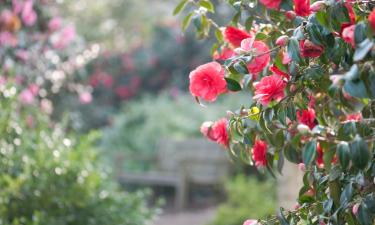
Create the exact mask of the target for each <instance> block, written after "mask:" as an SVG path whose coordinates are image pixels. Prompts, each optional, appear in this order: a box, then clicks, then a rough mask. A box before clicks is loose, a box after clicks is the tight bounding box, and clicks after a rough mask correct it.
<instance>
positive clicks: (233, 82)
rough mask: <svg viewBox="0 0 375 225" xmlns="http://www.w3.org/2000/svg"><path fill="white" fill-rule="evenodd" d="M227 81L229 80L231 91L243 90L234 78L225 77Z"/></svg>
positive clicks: (228, 85) (228, 86)
mask: <svg viewBox="0 0 375 225" xmlns="http://www.w3.org/2000/svg"><path fill="white" fill-rule="evenodd" d="M225 81H226V82H227V88H228V89H229V90H231V91H240V90H242V88H241V85H240V84H239V83H238V82H237V81H236V80H234V79H231V78H228V77H226V78H225Z"/></svg>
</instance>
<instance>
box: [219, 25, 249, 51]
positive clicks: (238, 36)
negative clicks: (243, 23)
mask: <svg viewBox="0 0 375 225" xmlns="http://www.w3.org/2000/svg"><path fill="white" fill-rule="evenodd" d="M223 35H224V39H225V40H226V41H227V42H229V43H230V44H231V45H233V46H234V47H239V46H240V45H241V41H242V40H244V39H246V38H250V37H252V36H253V35H252V34H250V33H248V32H246V31H245V30H242V29H239V28H236V27H232V26H228V27H226V28H225V30H224V33H223Z"/></svg>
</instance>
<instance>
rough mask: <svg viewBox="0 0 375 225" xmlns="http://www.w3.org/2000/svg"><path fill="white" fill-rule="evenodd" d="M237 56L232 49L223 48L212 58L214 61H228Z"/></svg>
mask: <svg viewBox="0 0 375 225" xmlns="http://www.w3.org/2000/svg"><path fill="white" fill-rule="evenodd" d="M235 55H236V53H235V52H234V51H233V50H232V49H230V48H223V49H222V50H221V52H220V53H219V52H218V51H215V53H214V54H213V56H212V57H213V59H214V60H227V59H229V58H232V57H233V56H235Z"/></svg>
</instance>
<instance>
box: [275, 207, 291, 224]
mask: <svg viewBox="0 0 375 225" xmlns="http://www.w3.org/2000/svg"><path fill="white" fill-rule="evenodd" d="M283 210H284V209H283V208H280V210H279V213H278V214H277V218H278V219H279V221H280V223H281V225H289V222H288V220H287V219H286V218H285V216H284V214H283Z"/></svg>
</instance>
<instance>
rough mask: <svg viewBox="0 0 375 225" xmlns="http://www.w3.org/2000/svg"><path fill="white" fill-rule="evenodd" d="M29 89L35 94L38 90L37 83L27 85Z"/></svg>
mask: <svg viewBox="0 0 375 225" xmlns="http://www.w3.org/2000/svg"><path fill="white" fill-rule="evenodd" d="M29 90H30V91H31V93H32V94H33V95H34V96H36V95H37V94H38V92H39V86H38V85H37V84H30V85H29Z"/></svg>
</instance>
